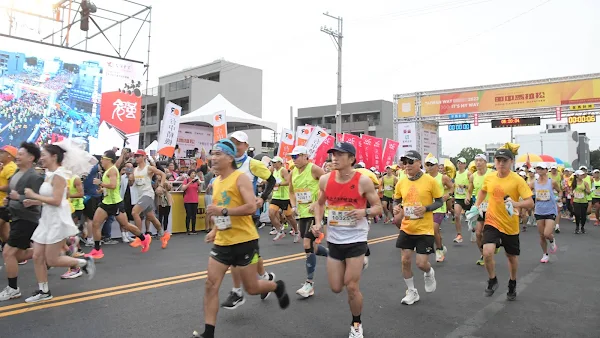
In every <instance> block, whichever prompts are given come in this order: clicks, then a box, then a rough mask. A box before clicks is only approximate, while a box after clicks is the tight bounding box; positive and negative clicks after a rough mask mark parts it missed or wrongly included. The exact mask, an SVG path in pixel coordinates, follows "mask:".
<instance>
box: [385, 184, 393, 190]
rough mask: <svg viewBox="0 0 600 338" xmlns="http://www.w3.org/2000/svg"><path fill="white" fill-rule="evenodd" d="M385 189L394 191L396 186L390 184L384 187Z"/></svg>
mask: <svg viewBox="0 0 600 338" xmlns="http://www.w3.org/2000/svg"><path fill="white" fill-rule="evenodd" d="M384 190H385V191H392V190H394V187H392V186H391V185H388V186H386V187H385V188H384Z"/></svg>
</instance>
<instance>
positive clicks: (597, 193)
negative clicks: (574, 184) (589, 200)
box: [594, 188, 600, 196]
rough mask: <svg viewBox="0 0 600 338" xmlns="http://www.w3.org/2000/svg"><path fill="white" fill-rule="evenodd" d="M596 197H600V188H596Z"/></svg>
mask: <svg viewBox="0 0 600 338" xmlns="http://www.w3.org/2000/svg"><path fill="white" fill-rule="evenodd" d="M594 195H596V196H600V188H596V190H594Z"/></svg>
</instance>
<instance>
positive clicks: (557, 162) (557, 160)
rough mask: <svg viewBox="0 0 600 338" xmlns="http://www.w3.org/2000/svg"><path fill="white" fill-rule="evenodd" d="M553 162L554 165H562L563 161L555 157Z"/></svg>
mask: <svg viewBox="0 0 600 338" xmlns="http://www.w3.org/2000/svg"><path fill="white" fill-rule="evenodd" d="M554 160H555V161H556V164H564V163H563V161H562V160H561V159H560V158H558V157H555V158H554Z"/></svg>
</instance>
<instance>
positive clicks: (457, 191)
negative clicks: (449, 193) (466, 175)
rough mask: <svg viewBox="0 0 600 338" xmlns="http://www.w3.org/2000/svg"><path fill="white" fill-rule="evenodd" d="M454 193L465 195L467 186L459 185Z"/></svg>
mask: <svg viewBox="0 0 600 338" xmlns="http://www.w3.org/2000/svg"><path fill="white" fill-rule="evenodd" d="M454 193H455V194H458V195H464V194H465V188H463V187H461V186H457V187H456V191H455V192H454Z"/></svg>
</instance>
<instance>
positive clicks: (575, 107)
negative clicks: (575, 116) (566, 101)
mask: <svg viewBox="0 0 600 338" xmlns="http://www.w3.org/2000/svg"><path fill="white" fill-rule="evenodd" d="M569 109H570V110H588V109H594V104H593V103H588V104H576V105H573V106H569Z"/></svg>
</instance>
